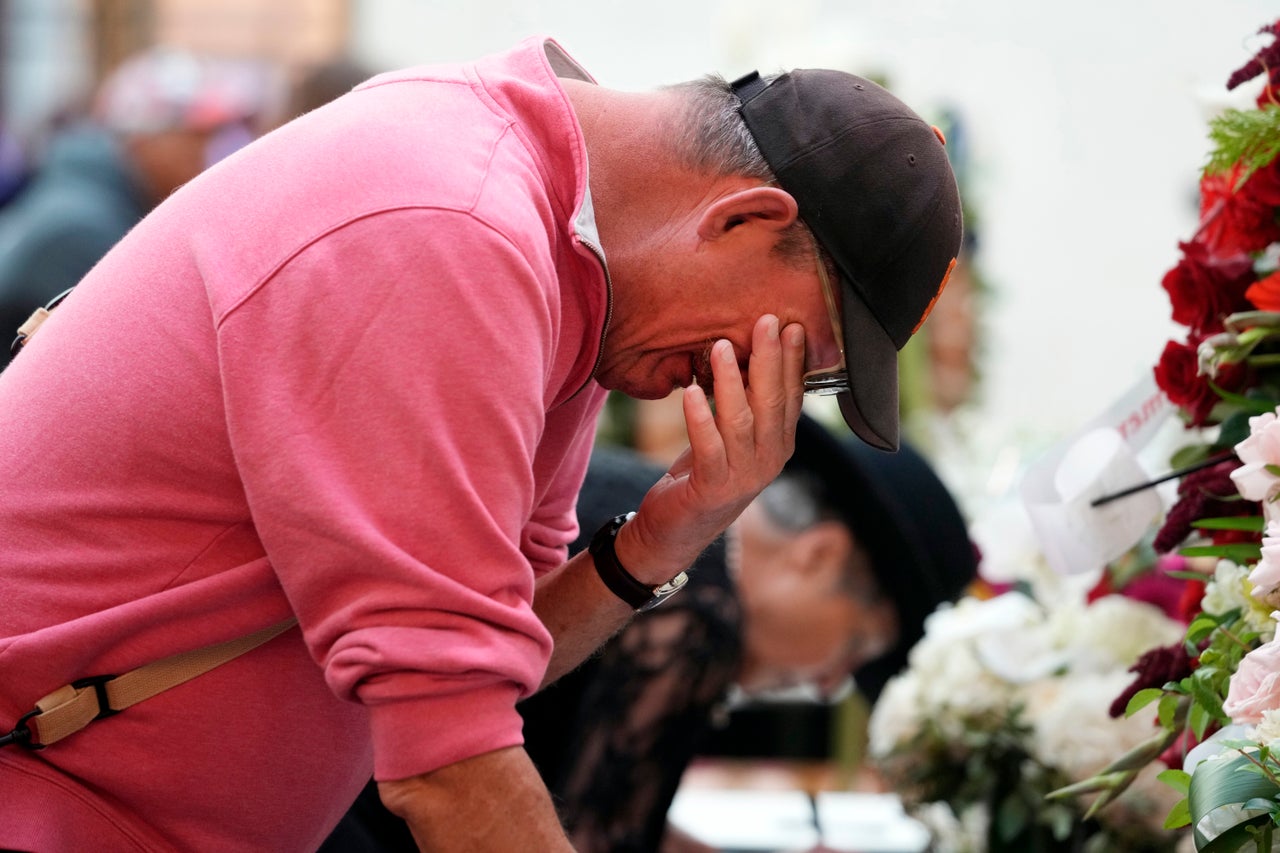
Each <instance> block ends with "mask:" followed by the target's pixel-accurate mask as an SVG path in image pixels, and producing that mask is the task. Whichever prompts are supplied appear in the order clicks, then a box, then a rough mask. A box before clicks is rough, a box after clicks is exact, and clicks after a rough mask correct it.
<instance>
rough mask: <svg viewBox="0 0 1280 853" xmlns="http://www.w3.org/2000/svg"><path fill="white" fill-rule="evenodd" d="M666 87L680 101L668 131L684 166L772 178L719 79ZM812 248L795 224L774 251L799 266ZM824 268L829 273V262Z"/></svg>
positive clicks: (727, 88) (734, 100) (809, 260)
mask: <svg viewBox="0 0 1280 853" xmlns="http://www.w3.org/2000/svg"><path fill="white" fill-rule="evenodd" d="M765 79H767V80H771V79H772V78H771V77H770V78H765ZM668 88H669V89H671V90H672V91H675V92H678V93H680V94H681V96H682V97H683V98H684V102H685V110H684V113H683V115H681V116H680V119H679V124H678V125H677V126H676V127H673V128H671V131H672V139H673V140H674V145H675V149H676V155H677V156H678V157H680V158H681V159H682V160H683V161H684V163H685V165H687V166H688V167H689V168H690V169H693V170H694V171H697V172H703V173H706V174H711V175H742V176H744V177H747V178H755V179H757V180H760V181H764V182H765V183H772V182H774V181H775V180H776V179H777V178H776V176H775V175H774V174H773V169H771V168H770V167H769V163H768V161H767V160H765V159H764V155H763V154H761V153H760V148H759V147H758V146H757V145H756V141H755V139H753V138H752V136H751V131H749V130H747V125H746V122H744V121H743V120H742V115H741V114H740V113H739V112H738V107H739V106H740V103H741V102H740V101H739V100H738V96H737V95H735V94H734V93H733V89H732V88H730V86H729V83H728V82H727V81H726V80H725V79H724V78H723V77H721V76H720V75H719V74H708V75H707V76H705V77H700V78H698V79H697V80H690V81H688V82H685V83H677V84H675V85H673V86H670V87H668ZM814 245H815V243H814V242H813V238H812V237H811V236H810V235H809V229H808V227H807V226H805V225H804V223H802V222H800V221H799V220H797V222H796V225H794V226H793V227H791V228H789V229H788V230H787V231H785V232H783V233H782V235H781V236H780V238H779V241H778V244H777V246H775V247H774V251H775V252H777V253H778V254H779V255H781V256H782V257H783V258H784V259H785V260H786V261H788V262H789V263H794V264H795V265H796V266H801V265H803V264H810V263H812V262H813V248H812V247H813V246H814ZM823 254H824V262H827V259H826V258H825V253H823ZM828 268H829V269H834V267H833V265H831V264H830V263H829V262H828Z"/></svg>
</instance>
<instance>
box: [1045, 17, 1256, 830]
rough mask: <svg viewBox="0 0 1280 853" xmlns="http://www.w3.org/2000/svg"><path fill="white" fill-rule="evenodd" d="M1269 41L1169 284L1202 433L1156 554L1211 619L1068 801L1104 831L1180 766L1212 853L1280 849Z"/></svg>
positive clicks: (1190, 410) (1189, 419) (1128, 706)
mask: <svg viewBox="0 0 1280 853" xmlns="http://www.w3.org/2000/svg"><path fill="white" fill-rule="evenodd" d="M1260 35H1261V36H1262V37H1263V39H1264V40H1265V41H1266V42H1267V43H1266V44H1265V45H1264V46H1263V47H1262V48H1261V49H1260V50H1259V51H1258V52H1257V54H1256V55H1255V56H1254V57H1253V58H1252V59H1251V60H1250V61H1249V62H1248V63H1246V64H1245V65H1244V66H1242V67H1241V68H1240V69H1239V70H1237V71H1236V72H1235V73H1233V74H1232V75H1231V77H1230V79H1229V81H1228V84H1227V85H1228V88H1229V89H1230V88H1235V87H1236V86H1239V85H1241V84H1243V83H1246V82H1249V81H1252V80H1255V79H1257V78H1259V77H1261V78H1262V81H1261V82H1262V87H1261V91H1260V93H1259V94H1258V96H1257V99H1256V103H1255V106H1254V107H1253V108H1250V109H1241V110H1227V111H1226V112H1224V113H1223V114H1222V115H1221V116H1219V117H1218V118H1216V119H1214V120H1213V121H1212V123H1211V127H1210V139H1211V142H1212V150H1211V152H1210V155H1209V158H1208V161H1207V164H1206V166H1205V168H1204V171H1203V174H1202V177H1201V182H1200V190H1201V209H1200V213H1201V217H1200V223H1199V227H1198V228H1197V230H1196V232H1195V234H1194V235H1192V237H1191V238H1190V239H1189V240H1187V241H1185V242H1182V243H1181V244H1180V245H1179V248H1180V254H1181V258H1180V260H1179V261H1178V263H1177V265H1176V266H1175V267H1174V268H1173V269H1171V270H1170V271H1169V272H1168V273H1167V274H1166V275H1165V277H1164V280H1163V286H1164V289H1165V290H1166V292H1167V293H1168V294H1169V298H1170V303H1171V306H1172V316H1173V319H1174V320H1175V321H1176V322H1178V323H1180V324H1181V325H1183V326H1185V327H1186V339H1185V341H1170V342H1169V343H1168V344H1167V345H1166V347H1165V350H1164V353H1163V355H1162V356H1161V358H1160V359H1159V361H1158V363H1157V365H1156V367H1155V376H1156V381H1157V384H1158V385H1159V386H1160V387H1161V389H1163V390H1164V391H1165V393H1166V395H1167V396H1168V397H1169V399H1170V400H1171V401H1172V402H1173V403H1174V404H1176V405H1177V406H1178V407H1179V409H1180V413H1181V415H1182V418H1183V421H1184V423H1185V424H1186V426H1187V427H1188V430H1189V432H1188V438H1189V440H1188V443H1187V445H1186V446H1185V447H1183V448H1182V449H1181V450H1179V451H1178V453H1176V454H1175V455H1174V458H1173V460H1172V463H1173V467H1174V468H1177V469H1182V470H1185V471H1187V472H1188V473H1187V474H1186V476H1184V477H1183V478H1182V481H1181V483H1180V485H1179V490H1178V500H1177V502H1176V503H1175V505H1174V506H1173V507H1172V508H1171V510H1170V511H1169V513H1168V514H1167V516H1166V519H1165V521H1164V524H1163V526H1162V529H1161V530H1160V531H1159V533H1158V535H1157V537H1156V540H1155V543H1156V548H1157V549H1158V550H1163V551H1173V550H1176V551H1177V552H1178V553H1180V554H1181V555H1183V556H1184V557H1186V558H1187V559H1188V560H1189V561H1190V565H1191V567H1192V568H1194V569H1196V570H1197V571H1192V572H1188V573H1186V574H1185V575H1183V577H1184V578H1185V579H1186V582H1187V584H1188V588H1189V589H1190V590H1191V591H1193V592H1196V593H1200V592H1201V591H1203V592H1202V595H1200V600H1199V607H1198V609H1197V610H1196V611H1195V612H1193V613H1192V614H1190V617H1191V618H1190V619H1189V624H1188V625H1187V627H1186V630H1185V632H1184V634H1183V636H1182V638H1181V639H1180V640H1179V641H1178V642H1177V643H1174V644H1171V645H1168V646H1164V647H1153V648H1152V649H1150V650H1149V651H1148V652H1147V653H1146V654H1144V655H1143V656H1142V657H1141V658H1140V659H1139V661H1138V663H1137V664H1135V666H1134V667H1133V668H1132V672H1133V674H1134V675H1135V678H1134V679H1133V681H1132V683H1131V684H1130V685H1129V686H1128V687H1127V688H1126V689H1125V690H1124V691H1122V692H1121V693H1120V694H1119V697H1118V698H1117V700H1116V702H1115V703H1114V705H1113V708H1112V711H1113V713H1115V714H1117V715H1119V716H1129V717H1130V718H1133V717H1135V716H1138V715H1140V714H1147V713H1149V712H1150V709H1151V708H1155V709H1156V720H1157V721H1158V726H1157V727H1156V728H1155V731H1154V732H1153V734H1152V735H1151V736H1150V737H1149V738H1148V740H1147V742H1146V743H1145V745H1144V746H1143V747H1142V748H1139V749H1137V750H1134V751H1132V752H1130V753H1128V754H1125V755H1122V756H1120V757H1118V758H1116V759H1115V760H1114V761H1112V762H1111V764H1110V765H1108V766H1107V767H1106V768H1104V769H1103V770H1102V771H1100V772H1099V773H1097V774H1096V775H1095V776H1094V777H1093V778H1092V779H1089V780H1086V781H1084V782H1080V783H1076V784H1073V785H1069V786H1065V787H1064V788H1063V789H1060V790H1059V791H1058V792H1056V793H1055V795H1054V798H1055V799H1061V798H1065V797H1074V796H1079V795H1080V794H1082V793H1096V794H1097V795H1098V797H1097V799H1096V800H1095V801H1094V803H1093V805H1092V807H1091V809H1090V812H1089V815H1090V816H1091V817H1095V816H1099V815H1101V814H1103V813H1105V811H1106V810H1108V809H1110V808H1111V807H1112V805H1111V804H1112V803H1113V801H1115V802H1118V799H1117V798H1118V797H1119V796H1120V795H1121V792H1122V791H1123V790H1124V789H1125V786H1126V785H1127V784H1129V783H1130V781H1131V780H1132V779H1133V778H1135V777H1134V771H1135V770H1138V769H1140V768H1141V769H1146V768H1149V767H1157V768H1166V769H1164V770H1163V771H1162V772H1161V774H1160V776H1161V778H1162V779H1163V780H1164V781H1165V782H1166V784H1168V785H1169V786H1170V787H1171V788H1172V789H1174V790H1175V791H1177V792H1179V793H1180V794H1182V795H1183V799H1181V800H1180V801H1179V802H1178V804H1177V805H1176V806H1175V807H1174V809H1173V810H1172V811H1171V812H1170V814H1169V815H1168V817H1167V819H1166V821H1165V826H1166V827H1168V828H1170V829H1177V828H1181V827H1189V831H1190V835H1191V837H1192V839H1193V841H1194V845H1195V849H1196V850H1198V851H1202V853H1219V852H1220V851H1236V850H1241V849H1246V850H1271V849H1273V846H1272V845H1273V843H1280V832H1278V831H1277V827H1280V758H1278V757H1277V750H1280V642H1278V641H1277V640H1276V627H1277V619H1280V419H1278V417H1277V414H1278V412H1280V409H1277V405H1278V404H1280V159H1278V155H1280V21H1278V22H1276V23H1274V24H1271V25H1269V26H1266V27H1263V28H1262V30H1261V31H1260ZM1193 351H1194V354H1195V359H1194V368H1195V369H1194V372H1193V371H1192V361H1191V356H1190V354H1191V353H1192V352H1193ZM1273 839H1274V841H1273Z"/></svg>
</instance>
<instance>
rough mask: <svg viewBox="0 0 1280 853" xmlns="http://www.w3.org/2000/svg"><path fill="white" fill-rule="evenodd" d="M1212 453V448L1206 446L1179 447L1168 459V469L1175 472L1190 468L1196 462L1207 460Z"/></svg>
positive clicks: (1190, 445)
mask: <svg viewBox="0 0 1280 853" xmlns="http://www.w3.org/2000/svg"><path fill="white" fill-rule="evenodd" d="M1212 451H1213V448H1212V447H1210V446H1209V445H1207V444H1189V445H1187V446H1186V447H1180V448H1178V449H1177V450H1176V451H1174V453H1173V455H1172V456H1170V457H1169V467H1170V468H1173V469H1175V470H1176V469H1178V468H1190V467H1191V466H1192V465H1195V464H1196V463H1197V462H1203V461H1204V460H1206V459H1208V458H1209V454H1210V453H1211V452H1212Z"/></svg>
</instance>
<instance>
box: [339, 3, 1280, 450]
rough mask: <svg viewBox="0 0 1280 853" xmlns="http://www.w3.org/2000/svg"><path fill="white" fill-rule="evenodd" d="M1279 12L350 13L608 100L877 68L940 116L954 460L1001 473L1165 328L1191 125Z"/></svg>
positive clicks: (1075, 422)
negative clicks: (954, 195)
mask: <svg viewBox="0 0 1280 853" xmlns="http://www.w3.org/2000/svg"><path fill="white" fill-rule="evenodd" d="M1278 15H1280V6H1278V5H1277V4H1275V3H1267V2H1263V0H1213V2H1209V0H1076V1H1075V2H1073V3H1070V4H1067V3H1057V4H1040V3H1034V2H1026V0H900V2H870V0H861V2H821V0H787V2H777V0H773V2H763V0H734V1H733V2H729V0H650V2H647V3H636V2H628V3H604V2H597V3H582V2H576V3H571V2H567V0H448V2H444V1H443V0H435V2H427V1H426V0H367V2H364V3H358V4H357V5H356V41H355V48H356V51H357V53H358V54H359V55H360V56H362V57H363V58H365V59H367V60H368V61H370V62H373V63H376V64H378V65H380V66H397V65H407V64H416V63H419V62H434V61H453V60H464V59H471V58H474V57H476V56H478V55H480V54H483V53H486V52H492V51H497V50H502V49H505V48H506V47H508V46H509V45H511V44H513V43H514V42H515V41H517V40H519V39H520V38H522V37H523V36H525V35H528V34H531V33H546V34H550V35H553V36H555V37H556V38H557V39H558V40H559V41H560V42H561V43H562V44H563V45H564V46H565V47H566V48H567V49H568V50H569V52H570V53H571V54H573V55H574V56H575V57H576V58H577V59H578V60H579V61H581V62H582V63H583V64H584V65H585V66H586V67H587V68H588V70H590V71H591V72H592V73H593V74H594V75H595V76H596V78H597V79H598V80H599V81H600V83H601V84H602V85H606V86H610V87H614V88H621V89H638V88H649V87H651V86H654V85H659V84H663V83H669V82H675V81H678V80H682V79H686V78H690V77H695V76H698V75H700V74H702V73H705V72H707V71H718V72H720V73H722V74H724V75H725V76H727V77H733V76H736V75H738V74H740V73H743V72H745V71H749V70H751V69H752V68H756V67H759V68H761V69H765V70H778V69H780V68H787V67H802V66H831V67H840V68H844V69H846V70H849V71H854V72H857V73H863V74H869V73H880V74H883V75H886V76H887V78H888V80H889V82H890V85H891V87H892V88H893V89H894V90H895V92H897V94H899V95H900V96H901V97H903V99H904V100H906V101H907V102H908V103H911V104H912V105H913V106H915V107H916V108H917V109H918V110H920V111H921V112H922V113H926V114H927V113H928V112H929V111H931V110H936V109H939V108H941V107H943V106H946V105H952V106H955V107H956V108H958V109H959V110H960V112H961V114H962V115H963V117H964V119H965V121H966V122H967V125H968V131H969V135H970V139H969V142H970V144H971V146H972V155H973V158H974V164H975V166H976V180H975V181H973V182H972V183H971V185H970V186H969V187H968V192H969V193H970V194H971V195H972V196H973V198H974V199H975V200H976V202H977V206H978V208H979V210H980V212H981V215H982V230H981V239H982V247H981V255H980V264H981V268H982V270H983V273H984V275H985V276H986V278H987V279H988V280H989V281H990V283H991V284H992V286H993V289H994V297H993V299H992V301H991V303H990V305H989V309H988V314H987V316H986V318H985V320H984V323H985V326H986V329H987V336H988V340H987V345H986V350H987V356H986V360H985V362H984V372H985V379H984V385H983V396H982V399H981V400H980V402H979V406H978V409H977V411H978V415H979V417H978V418H977V420H978V421H979V423H980V426H979V428H978V432H979V434H980V437H981V438H982V439H983V440H982V441H980V442H978V444H976V445H974V446H975V448H976V449H975V450H974V452H975V453H978V454H984V455H990V457H991V458H990V459H985V458H984V459H975V460H971V462H972V463H976V465H977V467H979V468H981V467H984V466H985V467H991V466H995V465H996V456H997V455H999V456H1000V457H1001V458H1002V459H1003V462H1001V463H1000V464H1001V465H1002V466H1003V467H1004V468H1005V469H1009V468H1010V466H1009V464H1008V463H1009V453H1010V450H1011V449H1012V451H1013V452H1014V458H1015V460H1016V461H1018V462H1019V464H1021V463H1024V462H1025V461H1026V460H1027V459H1028V458H1031V457H1033V456H1034V455H1035V454H1036V453H1037V452H1038V451H1039V450H1040V449H1042V448H1043V447H1045V446H1047V445H1048V444H1049V443H1051V442H1052V441H1053V440H1054V439H1056V438H1058V437H1061V436H1063V435H1065V434H1066V433H1068V432H1070V431H1072V430H1073V429H1074V428H1076V427H1078V426H1080V425H1081V424H1083V423H1084V422H1085V421H1086V420H1088V419H1089V418H1090V417H1091V416H1092V415H1094V414H1095V413H1097V412H1098V411H1100V410H1101V409H1103V408H1104V407H1105V406H1106V405H1107V404H1108V403H1109V402H1111V400H1112V399H1113V398H1115V397H1116V396H1118V395H1119V394H1120V393H1121V392H1122V391H1123V390H1125V389H1126V388H1128V387H1129V386H1130V385H1131V384H1132V383H1133V382H1134V381H1136V380H1137V379H1138V378H1139V377H1140V376H1143V375H1147V374H1149V372H1150V370H1151V368H1152V366H1153V365H1154V363H1155V361H1156V359H1157V358H1158V356H1159V354H1160V352H1161V350H1162V349H1163V346H1164V341H1165V340H1166V339H1167V338H1168V337H1172V336H1175V335H1176V334H1177V330H1176V329H1175V327H1174V326H1173V324H1172V323H1171V321H1170V320H1169V319H1168V314H1169V305H1168V301H1167V298H1166V296H1165V294H1164V291H1163V290H1162V288H1161V287H1160V279H1161V277H1162V276H1163V274H1164V272H1165V270H1167V269H1168V268H1169V267H1170V266H1171V265H1172V264H1173V263H1175V262H1176V260H1177V242H1178V240H1180V239H1183V238H1185V237H1187V236H1189V235H1190V233H1191V232H1192V230H1193V228H1194V224H1195V218H1196V216H1195V191H1196V180H1197V173H1198V168H1199V166H1200V165H1201V164H1202V163H1203V160H1204V157H1205V155H1206V153H1207V150H1208V149H1207V141H1206V136H1205V127H1206V126H1205V119H1206V117H1207V115H1208V114H1209V112H1210V110H1211V109H1212V108H1216V107H1219V106H1221V105H1222V103H1224V102H1225V101H1226V100H1227V93H1226V91H1225V88H1224V85H1223V84H1224V83H1225V81H1226V78H1227V76H1228V75H1229V74H1230V72H1231V71H1233V70H1234V69H1235V68H1237V67H1238V66H1239V65H1241V64H1243V63H1244V62H1245V61H1246V59H1247V58H1248V57H1249V56H1251V55H1252V53H1253V51H1254V50H1256V48H1257V47H1258V46H1260V45H1261V44H1262V43H1264V42H1263V41H1262V40H1260V39H1259V38H1257V37H1256V36H1255V33H1256V32H1257V30H1258V28H1259V27H1261V26H1262V25H1264V24H1267V23H1269V22H1271V21H1273V20H1275V18H1276V17H1277V16H1278ZM1250 91H1253V90H1250ZM1234 100H1235V101H1236V102H1241V101H1242V100H1247V99H1242V98H1240V97H1239V96H1237V97H1236V98H1235V99H1234Z"/></svg>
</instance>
